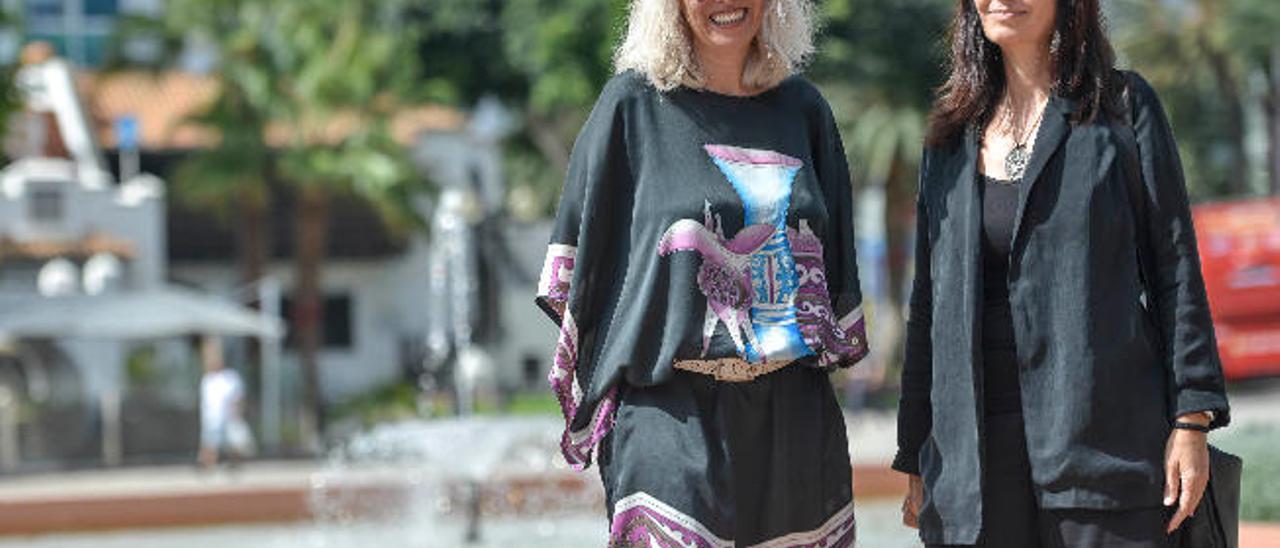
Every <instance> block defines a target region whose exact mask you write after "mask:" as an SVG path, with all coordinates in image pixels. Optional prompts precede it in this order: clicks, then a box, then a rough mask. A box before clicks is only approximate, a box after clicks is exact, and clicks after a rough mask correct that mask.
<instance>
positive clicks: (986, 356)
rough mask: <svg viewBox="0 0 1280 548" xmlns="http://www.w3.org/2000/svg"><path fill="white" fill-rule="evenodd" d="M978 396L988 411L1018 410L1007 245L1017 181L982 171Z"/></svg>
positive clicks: (1011, 235)
mask: <svg viewBox="0 0 1280 548" xmlns="http://www.w3.org/2000/svg"><path fill="white" fill-rule="evenodd" d="M982 180H983V190H982V296H983V307H982V401H983V410H984V412H985V414H986V415H1002V414H1005V413H1016V412H1019V411H1021V410H1022V403H1021V400H1022V398H1021V392H1022V390H1021V388H1020V387H1019V385H1018V356H1017V352H1016V351H1015V346H1014V340H1013V316H1012V315H1011V314H1010V309H1009V249H1010V248H1011V247H1012V246H1013V216H1014V214H1015V213H1016V212H1017V210H1018V182H1017V181H1004V180H1000V179H995V178H992V177H989V176H986V175H983V176H982Z"/></svg>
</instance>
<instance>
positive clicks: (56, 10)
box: [26, 0, 63, 17]
mask: <svg viewBox="0 0 1280 548" xmlns="http://www.w3.org/2000/svg"><path fill="white" fill-rule="evenodd" d="M62 3H63V2H62V0H26V6H27V13H26V16H27V17H39V16H42V15H43V16H58V15H62Z"/></svg>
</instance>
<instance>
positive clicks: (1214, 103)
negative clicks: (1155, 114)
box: [1111, 0, 1280, 197]
mask: <svg viewBox="0 0 1280 548" xmlns="http://www.w3.org/2000/svg"><path fill="white" fill-rule="evenodd" d="M1111 11H1112V15H1113V20H1114V21H1115V22H1116V25H1115V27H1116V29H1115V30H1116V32H1115V40H1116V46H1117V49H1118V50H1119V52H1120V54H1121V55H1122V57H1124V58H1125V59H1127V60H1128V62H1129V64H1131V65H1132V66H1134V67H1137V68H1138V69H1139V70H1141V72H1142V73H1143V75H1144V76H1146V77H1147V79H1148V80H1150V81H1151V83H1152V85H1154V86H1155V87H1156V88H1157V89H1158V90H1159V92H1160V96H1161V99H1162V100H1163V101H1164V103H1165V105H1166V107H1167V108H1168V110H1169V113H1170V118H1171V121H1172V123H1173V126H1174V131H1175V132H1176V133H1177V134H1178V142H1179V146H1180V148H1181V149H1182V150H1183V152H1184V154H1183V162H1184V164H1185V166H1186V168H1187V171H1188V183H1189V185H1190V186H1191V190H1192V193H1193V194H1195V195H1197V196H1199V197H1212V196H1223V195H1236V196H1239V195H1247V194H1251V193H1253V191H1254V187H1255V186H1256V185H1254V184H1251V183H1253V182H1254V181H1255V180H1256V179H1255V177H1254V176H1253V175H1254V174H1255V173H1263V172H1266V171H1268V170H1269V171H1270V172H1271V185H1270V186H1271V187H1272V188H1278V187H1280V181H1278V178H1280V166H1277V164H1276V150H1277V146H1280V145H1277V140H1276V135H1277V134H1276V131H1277V129H1276V118H1275V110H1274V106H1273V105H1275V104H1276V98H1277V97H1280V91H1278V90H1280V77H1278V76H1277V74H1276V73H1277V72H1278V71H1280V67H1278V66H1277V61H1276V59H1277V57H1278V56H1280V51H1278V50H1280V38H1277V37H1276V33H1275V28H1276V26H1277V25H1280V14H1278V13H1277V12H1276V10H1275V8H1274V3H1273V2H1268V1H1267V0H1262V1H1257V0H1233V1H1232V2H1219V1H1216V0H1186V1H1183V2H1178V3H1170V2H1164V1H1161V0H1124V1H1122V2H1117V3H1115V4H1114V6H1113V8H1112V10H1111ZM1255 76H1257V77H1255ZM1254 81H1261V82H1263V83H1264V85H1263V86H1262V87H1263V88H1264V90H1263V91H1262V92H1260V93H1259V92H1256V91H1254V90H1253V89H1252V88H1254V87H1255V86H1254V85H1252V83H1251V82H1254ZM1255 105H1256V107H1255ZM1252 108H1258V109H1259V110H1260V111H1261V112H1263V113H1264V114H1265V117H1266V119H1267V122H1268V123H1267V124H1266V125H1267V130H1266V131H1265V133H1266V134H1267V135H1268V137H1267V140H1268V141H1269V144H1270V146H1269V147H1268V149H1269V158H1270V160H1271V161H1270V162H1269V163H1270V164H1271V165H1270V168H1269V169H1267V168H1264V169H1256V170H1255V169H1252V167H1253V166H1251V163H1252V162H1251V159H1250V155H1249V152H1248V145H1247V144H1248V140H1249V137H1250V131H1251V130H1250V128H1249V124H1248V120H1249V118H1250V112H1249V111H1250V110H1251V109H1252Z"/></svg>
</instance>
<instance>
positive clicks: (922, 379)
mask: <svg viewBox="0 0 1280 548" xmlns="http://www.w3.org/2000/svg"><path fill="white" fill-rule="evenodd" d="M924 158H925V159H924V160H923V161H922V162H921V165H920V184H919V189H918V193H917V197H916V244H915V247H916V249H915V254H916V259H915V279H914V281H913V283H912V286H911V300H910V312H909V313H910V316H909V318H908V319H907V346H906V360H905V363H904V364H903V367H902V395H901V397H900V399H899V401H898V454H897V456H896V457H894V459H893V469H894V470H898V471H900V472H905V473H908V474H913V475H919V474H920V458H919V457H920V446H921V445H923V444H924V440H925V439H926V438H928V437H929V430H930V428H931V427H932V424H933V405H932V403H931V401H930V398H929V395H930V392H931V391H932V385H933V339H932V334H931V331H932V329H933V280H932V278H931V276H930V271H929V256H930V243H929V210H928V207H926V205H925V203H926V200H925V197H924V181H925V175H926V172H927V170H928V153H927V152H926V153H925V156H924Z"/></svg>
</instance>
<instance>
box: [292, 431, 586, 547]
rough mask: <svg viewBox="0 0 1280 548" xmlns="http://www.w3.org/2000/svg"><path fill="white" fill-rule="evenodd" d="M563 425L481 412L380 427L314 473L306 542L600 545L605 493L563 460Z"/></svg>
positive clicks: (333, 455)
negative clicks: (312, 518) (560, 444)
mask: <svg viewBox="0 0 1280 548" xmlns="http://www.w3.org/2000/svg"><path fill="white" fill-rule="evenodd" d="M562 428H563V424H562V423H561V421H560V419H558V418H555V417H533V418H514V417H479V416H472V417H462V418H449V419H436V420H422V421H408V422H402V423H395V424H386V425H380V426H377V427H375V428H373V429H372V430H370V431H368V432H366V433H363V434H361V435H358V436H356V437H354V438H353V439H352V440H351V441H350V442H349V443H347V444H345V445H344V446H342V447H341V448H339V449H338V450H336V451H334V452H333V454H332V455H331V457H330V459H329V462H328V464H327V466H326V467H325V468H324V469H323V470H322V471H320V472H317V473H316V474H314V475H313V477H312V485H311V486H312V489H311V508H312V513H313V515H314V516H315V522H314V523H313V524H311V525H310V526H309V528H308V530H307V531H306V532H304V536H305V541H306V543H307V544H306V545H307V546H316V547H327V546H348V545H354V544H351V543H353V542H354V543H358V544H359V545H367V546H401V545H403V546H442V547H443V546H463V545H466V546H511V545H520V546H548V547H550V546H572V545H581V546H598V545H601V544H603V543H604V535H605V521H606V520H605V518H604V515H603V491H602V490H601V488H600V485H599V482H598V481H595V477H594V475H592V474H581V473H576V472H573V471H572V470H570V469H569V467H568V466H567V465H566V464H565V463H564V462H563V459H561V458H560V456H559V453H558V451H557V449H556V447H557V442H558V441H559V437H560V432H561V429H562ZM357 541H358V542H357Z"/></svg>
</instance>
